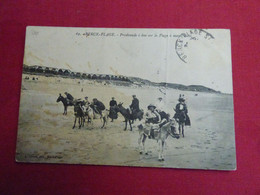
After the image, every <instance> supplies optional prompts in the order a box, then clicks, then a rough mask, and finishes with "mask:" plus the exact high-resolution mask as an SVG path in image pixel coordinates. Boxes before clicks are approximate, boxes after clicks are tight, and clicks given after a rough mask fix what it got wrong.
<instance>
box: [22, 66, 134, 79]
mask: <svg viewBox="0 0 260 195" xmlns="http://www.w3.org/2000/svg"><path fill="white" fill-rule="evenodd" d="M23 72H24V73H29V74H44V75H46V76H51V75H53V76H54V75H57V76H63V77H70V78H78V79H101V80H119V81H128V82H130V80H129V78H128V77H126V76H121V75H109V74H106V75H104V74H88V73H81V72H72V71H71V70H68V69H63V68H51V67H46V66H37V65H35V66H28V65H25V64H24V65H23Z"/></svg>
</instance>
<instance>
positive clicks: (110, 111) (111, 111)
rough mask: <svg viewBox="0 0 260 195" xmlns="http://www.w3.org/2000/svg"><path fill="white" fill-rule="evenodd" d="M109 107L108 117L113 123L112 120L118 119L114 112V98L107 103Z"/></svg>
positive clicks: (115, 103)
mask: <svg viewBox="0 0 260 195" xmlns="http://www.w3.org/2000/svg"><path fill="white" fill-rule="evenodd" d="M109 106H110V109H109V117H110V118H111V119H112V120H111V122H113V121H114V119H117V117H118V115H117V112H116V111H115V108H116V106H117V102H116V100H115V98H114V97H112V100H111V101H110V102H109Z"/></svg>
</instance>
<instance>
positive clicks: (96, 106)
mask: <svg viewBox="0 0 260 195" xmlns="http://www.w3.org/2000/svg"><path fill="white" fill-rule="evenodd" d="M65 95H66V97H67V100H68V101H70V102H75V101H79V102H80V103H81V105H82V108H83V109H84V107H85V106H91V107H92V108H93V110H94V111H95V112H96V113H98V114H101V113H102V111H103V110H105V109H106V107H105V105H104V103H103V102H101V101H100V100H98V99H97V98H94V99H93V101H92V102H90V101H89V100H88V97H85V98H84V100H81V99H76V100H75V99H74V98H73V96H72V95H71V94H69V93H67V92H65ZM132 97H133V99H132V103H131V105H130V106H129V107H130V111H131V114H133V115H134V114H136V113H137V112H139V111H140V107H139V100H138V98H137V97H136V95H133V96H132ZM164 104H165V103H164V102H163V98H161V97H159V98H158V101H157V102H156V104H149V105H148V106H147V112H146V114H145V123H146V124H147V125H148V126H149V125H151V126H153V125H154V124H156V125H158V126H159V127H161V126H163V125H164V124H165V123H167V122H168V121H169V117H170V115H169V114H167V113H166V112H165V111H164V108H165V105H164ZM109 106H110V109H109V110H110V112H111V111H112V110H114V109H112V108H114V107H116V106H117V101H116V100H115V98H114V97H112V98H111V100H110V102H109ZM174 110H175V115H174V116H173V118H175V119H177V120H178V118H179V116H180V114H184V116H186V117H187V118H188V119H189V117H188V108H187V105H186V103H185V98H184V95H182V94H180V96H179V99H178V103H177V105H176V106H175V108H174ZM114 114H117V113H114ZM116 118H117V116H116V117H113V118H112V122H113V119H116Z"/></svg>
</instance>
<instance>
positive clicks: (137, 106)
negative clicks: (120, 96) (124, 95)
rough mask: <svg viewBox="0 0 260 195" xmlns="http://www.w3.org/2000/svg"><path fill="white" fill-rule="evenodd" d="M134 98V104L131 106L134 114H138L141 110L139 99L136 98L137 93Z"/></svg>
mask: <svg viewBox="0 0 260 195" xmlns="http://www.w3.org/2000/svg"><path fill="white" fill-rule="evenodd" d="M132 97H133V100H132V104H131V105H130V106H129V107H130V109H131V111H132V115H133V116H134V115H136V114H137V113H138V112H139V111H140V108H139V100H138V99H137V98H136V95H133V96H132Z"/></svg>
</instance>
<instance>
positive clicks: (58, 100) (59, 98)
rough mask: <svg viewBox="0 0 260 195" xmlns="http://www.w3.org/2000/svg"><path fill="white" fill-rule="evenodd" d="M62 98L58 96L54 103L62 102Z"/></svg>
mask: <svg viewBox="0 0 260 195" xmlns="http://www.w3.org/2000/svg"><path fill="white" fill-rule="evenodd" d="M62 98H63V97H62V95H61V94H59V96H58V99H57V100H56V102H60V101H61V100H62Z"/></svg>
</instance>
